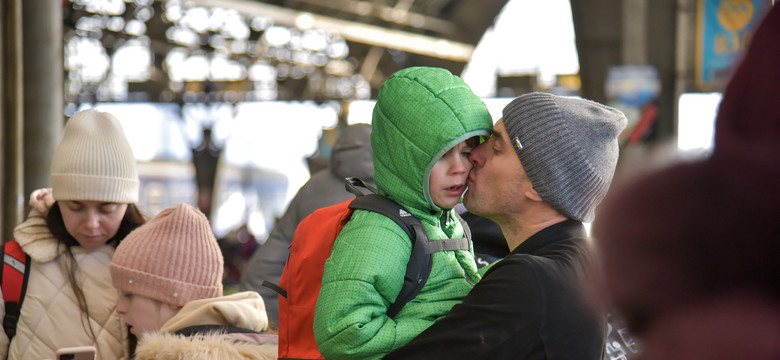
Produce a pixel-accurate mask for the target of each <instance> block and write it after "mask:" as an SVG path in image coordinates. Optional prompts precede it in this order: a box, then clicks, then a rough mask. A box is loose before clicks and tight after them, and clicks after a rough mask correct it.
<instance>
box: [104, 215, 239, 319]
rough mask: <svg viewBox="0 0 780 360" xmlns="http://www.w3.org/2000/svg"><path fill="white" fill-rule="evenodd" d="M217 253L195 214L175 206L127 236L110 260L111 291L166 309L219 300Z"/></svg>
mask: <svg viewBox="0 0 780 360" xmlns="http://www.w3.org/2000/svg"><path fill="white" fill-rule="evenodd" d="M223 264H224V262H223V259H222V252H221V251H220V250H219V246H218V245H217V239H215V238H214V234H213V233H212V231H211V228H210V227H209V221H208V219H206V216H205V215H203V213H202V212H200V210H198V209H195V208H194V207H192V206H190V205H187V204H181V205H179V206H176V207H172V208H168V209H165V210H163V211H162V212H160V213H159V214H158V215H157V216H155V217H154V218H153V219H152V220H150V221H149V222H147V223H146V224H144V225H142V226H141V227H139V228H137V229H136V230H134V231H133V232H131V233H130V234H129V235H128V236H127V237H126V238H125V239H124V241H122V243H121V244H120V245H119V247H117V249H116V252H115V253H114V258H113V259H112V260H111V278H112V280H113V282H114V287H116V288H117V289H119V290H122V291H123V292H125V293H129V294H136V295H142V296H146V297H148V298H151V299H154V300H158V301H161V302H164V303H167V304H172V305H177V306H184V304H186V303H187V302H189V301H192V300H198V299H205V298H212V297H218V296H222V273H223V271H224V268H223Z"/></svg>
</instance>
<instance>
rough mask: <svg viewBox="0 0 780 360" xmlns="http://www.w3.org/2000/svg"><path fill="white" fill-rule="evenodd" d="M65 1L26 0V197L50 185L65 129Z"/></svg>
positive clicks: (23, 16)
mask: <svg viewBox="0 0 780 360" xmlns="http://www.w3.org/2000/svg"><path fill="white" fill-rule="evenodd" d="M62 6H63V5H62V2H60V1H52V0H24V1H23V6H22V19H23V21H22V26H23V48H24V52H23V54H24V55H23V56H24V125H25V126H24V198H25V199H27V197H28V196H29V194H30V193H31V192H32V191H33V190H35V189H38V188H41V187H48V186H50V185H49V183H50V181H49V172H50V167H51V161H52V158H53V156H54V150H55V148H56V146H57V143H58V142H59V140H60V133H61V131H62V128H63V126H62V125H63V119H64V113H63V82H64V79H63V74H64V72H63V67H64V65H63V45H62V41H63V40H62V39H63V35H62V27H63V24H62Z"/></svg>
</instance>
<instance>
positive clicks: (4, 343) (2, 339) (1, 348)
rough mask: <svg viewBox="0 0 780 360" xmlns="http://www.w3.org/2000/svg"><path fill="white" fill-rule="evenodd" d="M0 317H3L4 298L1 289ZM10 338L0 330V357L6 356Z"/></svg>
mask: <svg viewBox="0 0 780 360" xmlns="http://www.w3.org/2000/svg"><path fill="white" fill-rule="evenodd" d="M0 319H5V298H4V297H3V291H2V290H0ZM10 342H11V341H10V340H9V339H8V335H7V334H6V333H5V330H2V331H0V359H5V358H6V357H8V346H9V345H10Z"/></svg>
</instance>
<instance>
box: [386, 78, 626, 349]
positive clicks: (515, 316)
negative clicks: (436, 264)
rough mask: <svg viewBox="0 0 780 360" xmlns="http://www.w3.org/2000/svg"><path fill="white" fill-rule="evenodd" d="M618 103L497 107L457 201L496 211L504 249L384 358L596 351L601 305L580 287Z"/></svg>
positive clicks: (606, 180)
mask: <svg viewBox="0 0 780 360" xmlns="http://www.w3.org/2000/svg"><path fill="white" fill-rule="evenodd" d="M625 126H626V118H625V116H624V115H623V113H621V112H620V111H618V110H615V109H612V108H609V107H607V106H604V105H601V104H598V103H595V102H592V101H588V100H582V99H574V98H566V97H559V96H555V95H550V94H546V93H530V94H526V95H522V96H520V97H518V98H516V99H515V100H513V101H512V102H511V103H510V104H509V105H507V106H506V107H505V108H504V111H503V118H502V119H501V120H499V121H498V122H497V123H496V124H495V125H494V126H493V134H492V136H491V137H490V139H489V140H488V141H487V142H484V143H483V144H481V145H479V146H478V147H477V148H476V149H474V150H473V151H472V153H471V156H470V157H469V158H470V160H471V161H472V162H473V163H474V168H473V169H472V170H471V174H470V175H469V177H468V186H469V190H468V191H467V192H466V195H465V196H464V204H465V205H466V208H467V209H469V211H471V212H473V213H475V214H478V215H481V216H484V217H487V218H488V219H491V220H493V221H494V222H496V223H497V224H498V225H499V226H500V227H501V230H502V231H503V233H504V237H505V238H506V241H507V245H508V246H509V249H510V251H511V252H510V254H509V255H507V256H506V257H505V258H504V259H503V260H501V261H498V262H496V263H494V264H492V265H491V266H489V267H485V268H483V269H487V271H486V272H485V274H484V275H483V277H482V280H480V281H479V282H478V283H477V284H476V285H475V286H474V288H473V289H472V290H471V292H470V293H469V294H468V295H467V296H466V298H465V299H463V303H462V304H459V305H455V306H454V307H453V308H452V310H451V311H450V312H449V314H447V316H446V317H444V318H443V319H441V320H439V321H438V322H436V323H435V324H433V325H432V326H431V327H429V328H428V329H427V330H426V331H424V332H423V333H422V334H420V335H419V336H417V337H416V338H415V339H413V340H412V341H411V342H409V343H408V344H407V345H405V346H403V347H401V348H399V349H397V350H396V351H394V352H392V353H390V355H389V356H388V357H387V358H388V359H430V358H458V359H466V358H467V359H601V358H602V356H603V352H604V346H605V344H604V341H605V339H604V338H605V323H606V316H605V315H603V314H600V313H599V312H596V311H594V310H593V309H591V308H590V307H588V306H587V305H586V303H585V299H584V294H583V293H584V291H582V290H583V286H584V285H585V284H587V283H588V281H587V280H586V278H587V277H588V275H589V273H590V271H589V269H590V268H591V267H592V266H593V265H592V251H591V249H590V246H589V242H588V239H587V233H586V231H585V227H584V226H583V224H582V222H583V221H591V220H592V219H593V217H594V210H595V208H596V206H597V205H598V204H599V203H600V202H601V200H602V198H603V197H604V195H605V193H606V192H607V189H608V188H609V185H610V183H611V181H612V176H613V174H614V171H615V166H616V164H617V159H618V141H617V137H618V134H619V133H620V131H622V130H623V128H624V127H625Z"/></svg>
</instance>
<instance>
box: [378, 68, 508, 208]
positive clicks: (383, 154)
mask: <svg viewBox="0 0 780 360" xmlns="http://www.w3.org/2000/svg"><path fill="white" fill-rule="evenodd" d="M372 125H373V131H372V132H371V147H372V148H373V150H374V156H373V159H374V181H375V182H376V185H377V191H378V192H379V193H380V194H382V195H386V196H389V197H390V198H392V199H393V200H395V201H396V202H398V203H399V204H401V205H403V206H404V207H406V208H407V209H409V211H412V212H414V213H416V214H415V215H417V216H420V215H423V214H426V213H427V214H432V213H436V212H438V211H440V210H441V209H440V208H439V207H438V206H436V204H434V203H433V200H431V195H430V190H429V186H428V179H429V177H430V172H431V169H432V168H433V165H434V164H435V163H436V161H437V160H438V159H439V158H441V156H442V155H444V153H446V152H447V151H448V150H449V149H451V148H452V147H453V146H455V145H457V144H458V143H460V142H462V141H464V140H466V139H469V138H471V137H474V136H482V135H488V134H489V132H490V129H491V127H492V125H493V122H492V120H491V118H490V113H489V112H488V110H487V107H486V106H485V104H484V103H483V102H482V100H481V99H480V98H479V97H477V96H476V95H474V93H473V92H472V91H471V89H470V88H469V87H468V85H466V83H464V82H463V80H461V79H460V78H459V77H457V76H455V75H452V74H451V73H450V72H449V71H447V70H445V69H440V68H429V67H412V68H407V69H403V70H400V71H398V72H396V73H395V74H393V75H392V76H391V77H390V78H389V79H388V80H387V81H385V83H384V84H383V85H382V88H381V89H380V90H379V95H378V96H377V102H376V105H375V106H374V113H373V119H372Z"/></svg>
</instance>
